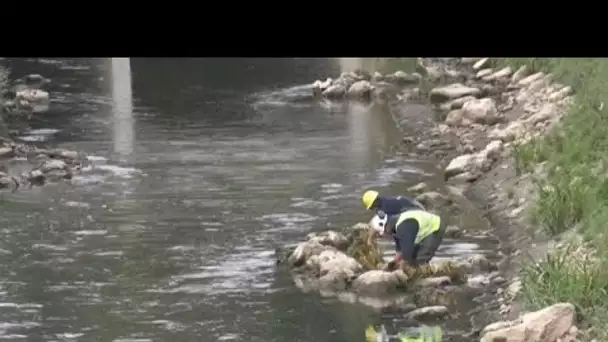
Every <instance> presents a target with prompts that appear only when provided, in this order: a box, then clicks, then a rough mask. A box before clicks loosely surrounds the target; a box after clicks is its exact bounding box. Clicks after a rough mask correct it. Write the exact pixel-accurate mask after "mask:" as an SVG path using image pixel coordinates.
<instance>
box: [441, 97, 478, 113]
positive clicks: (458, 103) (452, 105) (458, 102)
mask: <svg viewBox="0 0 608 342" xmlns="http://www.w3.org/2000/svg"><path fill="white" fill-rule="evenodd" d="M475 99H476V97H474V96H464V97H461V98H458V99H454V100H452V101H450V102H447V103H444V104H442V105H441V108H442V109H444V110H454V109H460V108H462V106H464V104H465V103H467V102H468V101H471V100H475Z"/></svg>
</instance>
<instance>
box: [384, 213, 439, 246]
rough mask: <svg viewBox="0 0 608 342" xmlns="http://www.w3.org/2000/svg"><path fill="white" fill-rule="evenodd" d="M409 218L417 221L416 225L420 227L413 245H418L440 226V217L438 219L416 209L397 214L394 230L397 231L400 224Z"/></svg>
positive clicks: (433, 215) (436, 216) (431, 214)
mask: <svg viewBox="0 0 608 342" xmlns="http://www.w3.org/2000/svg"><path fill="white" fill-rule="evenodd" d="M411 218H413V219H415V220H416V221H418V225H419V226H420V228H419V229H418V235H416V242H415V243H420V241H422V240H423V239H424V238H426V237H427V236H429V235H431V234H433V233H434V232H436V231H438V230H439V227H440V225H441V217H439V215H435V214H433V213H429V212H428V211H424V210H417V209H416V210H408V211H406V212H403V213H401V214H399V218H397V223H396V224H395V230H396V229H398V227H399V224H401V222H403V221H405V220H407V219H411Z"/></svg>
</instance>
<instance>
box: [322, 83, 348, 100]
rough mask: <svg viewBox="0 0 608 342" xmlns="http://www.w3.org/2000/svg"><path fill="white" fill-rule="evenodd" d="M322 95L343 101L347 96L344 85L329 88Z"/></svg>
mask: <svg viewBox="0 0 608 342" xmlns="http://www.w3.org/2000/svg"><path fill="white" fill-rule="evenodd" d="M321 94H322V95H323V96H324V97H326V98H328V99H341V98H343V97H344V95H346V86H345V85H343V84H334V85H331V86H329V87H327V89H325V90H324V91H323V92H322V93H321Z"/></svg>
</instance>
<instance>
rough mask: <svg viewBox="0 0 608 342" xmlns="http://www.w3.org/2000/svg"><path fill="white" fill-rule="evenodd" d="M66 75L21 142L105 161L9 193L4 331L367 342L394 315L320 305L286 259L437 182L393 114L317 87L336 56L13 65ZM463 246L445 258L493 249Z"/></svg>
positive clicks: (18, 337) (456, 244)
mask: <svg viewBox="0 0 608 342" xmlns="http://www.w3.org/2000/svg"><path fill="white" fill-rule="evenodd" d="M1 63H2V64H4V65H7V66H9V67H10V68H11V69H12V72H13V73H12V75H11V76H12V77H13V78H16V77H21V76H24V75H25V74H28V73H40V74H42V75H44V76H45V77H49V78H50V79H51V80H52V84H51V85H50V90H51V97H52V99H53V102H52V104H51V106H50V109H49V111H48V112H45V113H40V114H38V115H36V116H35V117H34V119H32V121H31V122H30V123H29V127H28V129H27V130H28V131H27V132H25V133H24V134H22V135H21V137H20V138H21V139H23V140H25V141H36V142H38V143H43V144H44V143H49V144H53V145H58V146H61V147H65V148H70V149H74V150H80V151H85V152H86V153H88V154H89V155H91V156H94V158H93V159H94V163H95V166H94V167H92V168H89V169H87V170H85V172H84V173H82V174H81V175H79V176H77V177H75V179H74V180H73V181H72V182H71V183H62V184H57V185H48V186H45V187H42V188H35V189H32V190H29V191H22V192H18V193H15V194H9V193H3V194H0V195H1V197H0V198H1V200H2V210H3V215H2V218H1V220H2V225H1V227H2V228H1V229H2V238H0V257H1V258H0V337H1V338H3V339H8V340H11V341H12V340H14V341H117V342H118V341H178V340H181V341H225V340H234V341H252V342H253V341H264V342H270V341H277V342H279V341H280V342H283V341H294V342H295V341H307V342H308V341H336V342H339V341H344V342H347V341H348V342H352V341H362V340H363V336H364V333H363V332H364V330H365V328H366V327H367V326H368V325H369V324H371V323H381V322H382V323H384V324H387V325H388V326H390V327H392V329H400V326H399V324H400V320H399V317H400V316H401V315H400V314H398V313H396V314H395V313H385V314H378V313H375V312H373V311H372V310H370V309H366V308H364V307H353V306H351V305H347V304H341V303H337V302H335V301H334V300H330V299H321V298H318V297H317V296H315V295H304V294H302V293H301V292H300V291H299V290H298V289H296V288H295V287H294V286H293V284H292V282H291V280H290V279H289V278H286V277H283V276H280V275H278V274H277V273H276V270H275V265H274V255H273V252H274V249H275V248H276V247H278V246H281V245H284V244H292V243H296V242H298V241H299V240H300V239H302V237H303V236H304V235H305V234H306V233H308V232H311V231H320V230H324V229H328V228H332V227H341V226H345V225H350V224H353V223H355V222H358V221H366V220H368V219H369V213H368V212H365V211H364V210H363V208H362V205H361V203H360V200H359V197H360V195H361V194H362V192H363V191H364V190H365V189H368V188H370V187H374V188H376V189H379V190H381V191H384V192H387V193H393V194H402V193H403V191H404V189H405V188H406V187H407V186H409V185H412V184H415V183H417V182H419V181H421V180H424V179H427V178H428V177H433V175H434V172H435V165H434V164H433V160H432V159H427V160H420V159H411V157H409V155H408V154H406V153H403V152H401V151H400V146H401V142H400V140H401V136H402V135H401V133H400V132H399V131H398V130H397V128H396V126H395V123H394V121H393V119H392V117H391V116H390V114H389V113H388V112H387V111H386V110H385V109H383V108H382V107H377V106H376V107H365V106H362V105H350V106H334V107H328V106H324V105H320V104H316V103H314V102H312V101H311V100H310V99H309V98H308V95H309V93H310V90H309V89H308V88H307V87H306V86H305V85H306V84H309V83H310V82H312V81H314V80H315V79H325V78H326V77H328V76H334V75H337V74H339V73H340V72H341V71H342V70H344V68H345V64H344V63H340V60H337V59H297V58H291V59H287V58H285V59H263V58H249V59H246V58H245V59H236V58H234V59H219V58H216V59H131V60H128V59H125V60H114V61H112V60H111V59H55V60H50V59H46V60H45V59H40V60H38V59H28V60H25V59H5V60H2V61H1ZM479 248H481V247H479V245H477V244H475V243H473V242H463V241H451V242H450V241H448V242H447V243H446V244H445V245H444V246H442V249H441V250H440V253H439V257H449V256H453V255H458V254H462V253H473V252H478V251H479V250H477V251H476V249H479Z"/></svg>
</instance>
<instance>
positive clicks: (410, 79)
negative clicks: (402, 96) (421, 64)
mask: <svg viewBox="0 0 608 342" xmlns="http://www.w3.org/2000/svg"><path fill="white" fill-rule="evenodd" d="M420 78H421V77H420V76H419V74H411V75H410V74H407V73H405V72H403V71H401V70H399V71H396V72H395V73H394V74H391V75H386V77H385V79H386V80H387V81H389V82H394V83H396V84H398V85H407V84H416V83H418V82H420Z"/></svg>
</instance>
